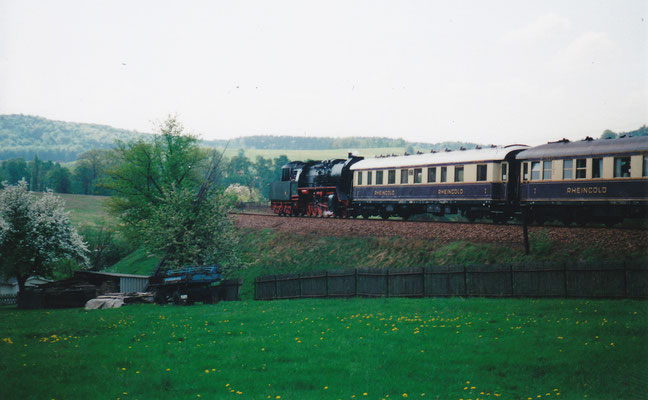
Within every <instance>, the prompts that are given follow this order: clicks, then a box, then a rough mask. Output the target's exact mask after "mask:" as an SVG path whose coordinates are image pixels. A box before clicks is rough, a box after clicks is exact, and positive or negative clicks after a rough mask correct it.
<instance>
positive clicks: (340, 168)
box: [270, 153, 363, 218]
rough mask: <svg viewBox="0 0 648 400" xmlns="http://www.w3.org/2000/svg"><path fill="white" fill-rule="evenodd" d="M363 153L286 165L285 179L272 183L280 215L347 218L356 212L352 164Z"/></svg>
mask: <svg viewBox="0 0 648 400" xmlns="http://www.w3.org/2000/svg"><path fill="white" fill-rule="evenodd" d="M362 159H363V158H362V157H356V156H353V155H352V154H351V153H349V157H348V158H347V159H333V160H324V161H308V162H301V161H295V162H291V163H288V164H286V165H284V166H283V168H282V170H281V181H279V182H273V183H272V184H271V185H270V201H271V208H272V210H273V211H274V212H275V213H276V214H279V215H292V216H298V215H306V216H319V217H340V218H346V217H349V216H350V215H351V213H352V212H353V208H352V202H351V191H352V185H353V173H352V172H351V170H350V169H351V166H353V165H354V164H355V163H357V162H359V161H361V160H362Z"/></svg>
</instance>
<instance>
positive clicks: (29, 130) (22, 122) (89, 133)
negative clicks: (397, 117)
mask: <svg viewBox="0 0 648 400" xmlns="http://www.w3.org/2000/svg"><path fill="white" fill-rule="evenodd" d="M150 135H151V134H150V133H143V132H137V131H130V130H126V129H119V128H113V127H112V126H108V125H99V124H87V123H77V122H65V121H54V120H50V119H47V118H43V117H38V116H31V115H22V114H20V115H18V114H12V115H0V160H7V159H10V158H18V157H21V158H23V159H25V160H31V159H33V158H34V155H35V154H38V157H39V158H40V159H41V160H51V161H74V160H76V159H77V157H78V156H79V154H81V153H83V152H85V151H88V150H91V149H110V148H112V147H114V146H115V142H116V141H117V140H124V141H128V140H132V139H138V138H147V137H150ZM226 144H227V146H228V148H229V149H230V150H237V149H244V150H272V153H274V152H275V151H291V150H293V151H294V150H335V149H340V150H344V151H346V150H352V149H381V150H380V151H381V152H382V151H383V149H391V148H393V149H394V152H398V151H403V150H405V151H409V152H414V151H416V150H421V151H429V150H431V149H435V150H443V149H445V148H448V149H451V150H457V149H459V148H460V147H462V146H463V147H466V148H473V147H475V145H476V144H475V143H466V142H443V143H436V144H432V143H414V142H407V141H405V140H403V139H391V138H386V137H350V138H336V137H304V136H278V135H267V136H244V137H238V138H235V139H231V140H229V144H228V141H227V140H206V141H203V145H204V146H207V147H220V148H223V147H225V145H226ZM388 152H389V151H387V153H388Z"/></svg>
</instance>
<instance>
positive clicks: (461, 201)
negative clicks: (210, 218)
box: [270, 137, 648, 225]
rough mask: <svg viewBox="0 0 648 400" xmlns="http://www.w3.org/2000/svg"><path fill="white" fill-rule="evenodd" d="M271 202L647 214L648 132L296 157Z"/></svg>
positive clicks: (291, 207)
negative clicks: (303, 159)
mask: <svg viewBox="0 0 648 400" xmlns="http://www.w3.org/2000/svg"><path fill="white" fill-rule="evenodd" d="M270 200H271V207H272V210H273V211H274V212H275V213H276V214H279V215H295V216H297V215H307V216H319V217H339V218H348V217H352V218H355V217H358V216H363V217H364V218H369V217H371V216H380V217H382V218H385V219H386V218H389V217H391V216H394V215H397V216H400V217H402V218H403V219H407V218H409V217H410V216H411V215H413V214H422V213H432V214H435V215H445V214H457V213H460V214H461V215H463V216H465V217H466V218H468V219H469V220H471V221H473V220H475V219H476V218H487V219H491V220H493V221H494V222H497V223H505V222H506V221H508V220H510V219H511V218H516V217H517V218H519V217H520V216H522V215H526V216H528V217H529V218H531V219H533V220H535V221H536V222H537V223H539V224H542V223H543V222H545V221H547V220H553V219H557V220H560V221H563V222H564V223H565V224H569V223H572V222H575V223H580V224H583V223H587V222H602V223H606V224H608V225H612V224H614V223H617V222H619V221H621V220H623V219H624V218H634V217H641V218H645V217H647V216H648V137H622V138H617V139H602V140H593V139H591V138H587V139H585V140H583V141H579V142H570V141H568V140H566V139H563V140H560V141H558V142H551V143H548V144H546V145H542V146H537V147H528V146H524V145H511V146H505V147H496V146H491V147H488V148H476V149H472V150H458V151H445V152H431V153H426V154H417V155H408V156H399V157H377V158H372V159H363V158H362V157H354V156H352V155H351V154H349V157H348V158H347V159H346V160H344V159H336V160H327V161H317V162H308V163H303V162H299V161H296V162H292V163H289V164H287V165H285V166H284V167H283V170H282V179H281V181H280V182H274V183H273V184H272V185H271V188H270Z"/></svg>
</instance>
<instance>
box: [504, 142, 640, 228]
mask: <svg viewBox="0 0 648 400" xmlns="http://www.w3.org/2000/svg"><path fill="white" fill-rule="evenodd" d="M516 159H517V160H518V162H520V164H521V169H522V173H521V175H520V203H521V204H522V205H524V206H526V207H527V208H528V210H529V212H530V214H531V215H533V217H534V219H535V220H536V222H538V223H542V222H544V221H545V220H549V219H558V220H562V221H563V222H565V223H570V222H577V223H587V222H603V223H607V224H610V225H611V224H614V223H616V222H619V221H620V220H622V219H623V218H630V217H645V216H646V211H647V209H648V137H646V136H638V137H621V138H616V139H601V140H593V139H591V138H587V139H585V140H582V141H578V142H570V141H569V140H565V139H563V140H561V141H558V142H553V143H548V144H545V145H542V146H537V147H533V148H530V149H527V150H525V151H522V152H520V153H519V154H518V155H517V156H516Z"/></svg>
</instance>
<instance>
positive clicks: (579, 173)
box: [576, 158, 587, 179]
mask: <svg viewBox="0 0 648 400" xmlns="http://www.w3.org/2000/svg"><path fill="white" fill-rule="evenodd" d="M586 177H587V160H585V159H584V158H578V159H576V179H585V178H586Z"/></svg>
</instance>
